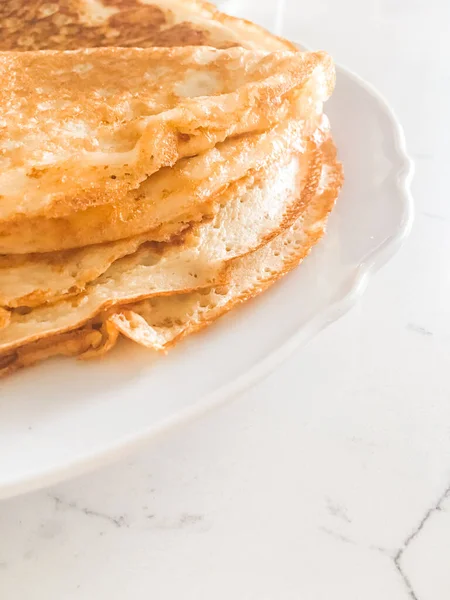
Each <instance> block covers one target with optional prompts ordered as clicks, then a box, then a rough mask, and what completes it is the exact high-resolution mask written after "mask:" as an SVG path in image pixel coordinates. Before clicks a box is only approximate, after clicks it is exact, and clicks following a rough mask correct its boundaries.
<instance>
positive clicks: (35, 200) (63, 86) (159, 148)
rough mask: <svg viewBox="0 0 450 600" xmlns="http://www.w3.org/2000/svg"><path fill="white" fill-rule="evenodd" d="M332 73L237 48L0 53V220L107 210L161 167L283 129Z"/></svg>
mask: <svg viewBox="0 0 450 600" xmlns="http://www.w3.org/2000/svg"><path fill="white" fill-rule="evenodd" d="M331 64H332V63H331V59H330V58H329V57H328V56H327V55H326V54H325V53H290V52H280V53H273V54H269V55H267V54H265V53H261V52H253V51H248V50H244V49H242V48H231V49H229V50H222V51H219V50H214V49H211V48H170V49H164V48H158V49H139V48H107V49H106V48H105V49H89V50H79V51H74V52H57V51H42V52H24V53H13V52H6V53H2V54H0V78H1V82H2V87H1V89H0V115H1V119H0V189H1V196H0V221H8V220H11V219H14V218H17V217H22V218H23V217H30V216H36V215H40V214H41V215H42V214H43V215H45V216H52V217H55V216H62V215H66V214H69V213H70V212H72V211H73V210H80V209H84V208H86V207H89V206H93V205H101V204H107V203H114V202H116V201H117V200H119V199H120V198H121V197H123V195H124V194H126V193H127V192H128V191H129V190H132V189H135V188H137V187H138V186H139V184H140V183H141V182H142V181H143V180H144V179H146V178H147V177H148V176H150V175H151V174H152V173H154V172H156V171H157V170H159V169H160V168H161V167H163V166H169V165H173V164H174V163H175V162H176V161H177V160H179V159H180V158H182V157H185V156H193V155H195V154H197V153H198V152H202V151H205V150H207V149H209V148H212V147H213V146H215V144H217V143H218V142H221V141H223V140H225V139H226V138H227V137H229V136H234V135H239V134H242V133H248V132H252V131H263V130H265V129H267V128H269V127H270V126H272V125H274V124H275V123H277V122H280V121H281V120H283V119H284V118H286V117H287V116H289V115H290V114H291V113H292V112H293V111H294V108H295V110H296V109H297V107H296V100H297V96H298V93H297V91H296V90H298V89H299V88H300V89H301V88H302V86H304V85H305V84H307V82H308V81H309V80H310V78H311V75H312V74H313V73H314V71H315V70H316V69H317V68H318V67H320V68H321V69H322V71H323V72H324V73H327V72H329V71H330V69H331V66H330V65H331ZM324 65H325V66H324ZM161 82H164V85H161ZM333 83H334V81H333V80H332V78H331V79H330V78H328V79H327V77H326V76H325V77H324V78H323V86H324V87H325V88H326V90H327V89H328V88H330V90H331V89H332V85H333ZM316 85H317V84H316ZM323 95H328V94H327V93H326V91H325V94H323V93H321V94H320V96H323ZM308 107H309V105H306V106H305V110H306V112H307V109H308ZM298 116H301V115H298Z"/></svg>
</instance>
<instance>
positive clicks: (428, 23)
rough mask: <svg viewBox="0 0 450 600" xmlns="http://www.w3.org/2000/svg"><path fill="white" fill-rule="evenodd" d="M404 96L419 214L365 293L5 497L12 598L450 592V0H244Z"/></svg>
mask: <svg viewBox="0 0 450 600" xmlns="http://www.w3.org/2000/svg"><path fill="white" fill-rule="evenodd" d="M228 6H229V7H230V9H231V10H233V11H234V12H236V13H238V14H240V15H245V16H247V17H249V18H252V19H254V20H256V21H259V22H260V23H262V24H263V25H266V26H267V27H269V28H271V29H276V30H277V31H278V32H280V33H282V34H284V35H286V36H288V37H291V38H293V39H296V40H299V41H304V42H305V43H307V44H309V45H311V46H313V47H320V48H325V49H327V50H329V51H330V52H331V53H332V54H333V55H334V57H335V59H336V60H337V61H338V62H341V63H343V64H344V65H346V66H348V67H350V68H352V69H353V70H355V71H357V72H358V73H359V74H361V75H362V76H363V77H365V78H367V79H368V80H370V81H371V82H372V83H374V84H375V85H376V86H377V87H378V88H379V89H380V90H381V91H382V92H383V93H384V94H385V96H386V97H387V98H388V99H389V100H390V102H391V103H392V105H393V106H394V108H395V109H396V111H397V113H398V115H399V117H400V119H401V121H402V123H403V124H404V127H405V130H406V136H407V141H408V145H409V149H410V152H411V154H412V155H413V157H414V158H415V160H416V164H417V168H416V177H415V181H414V186H413V190H414V195H415V199H416V207H417V217H416V223H415V226H414V229H413V232H412V235H411V237H410V239H409V240H408V242H407V243H406V245H405V247H404V249H403V250H402V251H401V253H400V254H399V255H398V256H397V257H395V259H394V260H393V261H392V262H391V263H390V264H389V265H388V266H386V267H385V268H384V269H383V271H382V272H381V273H379V275H378V276H377V277H376V278H375V279H374V281H373V282H372V284H371V286H370V288H369V290H368V292H367V293H366V295H365V297H364V299H363V300H362V302H360V304H359V305H358V306H357V307H356V308H355V309H354V310H352V311H351V312H350V313H349V314H348V315H347V316H345V317H344V318H342V319H341V320H340V321H339V322H337V323H335V324H333V325H332V326H330V327H329V328H328V329H327V330H326V331H324V332H323V333H322V334H321V335H320V336H318V337H317V338H316V339H315V340H314V341H313V342H312V343H311V344H310V345H309V346H308V347H307V348H305V349H303V350H302V351H299V352H297V353H296V354H295V355H294V356H293V357H292V358H291V359H290V360H289V361H288V362H287V363H285V364H284V365H283V366H282V367H281V368H279V369H278V371H277V372H276V373H274V374H273V375H271V376H270V377H269V378H268V379H266V380H265V381H264V382H262V383H260V384H259V385H258V386H257V387H255V388H253V389H252V390H251V391H249V392H247V393H246V394H245V395H242V396H241V397H239V398H237V399H236V400H235V401H234V402H232V403H230V404H228V405H226V406H224V407H223V408H221V409H220V410H218V411H216V412H214V413H212V414H209V415H208V416H206V417H204V418H203V419H202V420H199V421H197V422H195V423H192V424H190V425H189V426H187V427H185V428H183V429H180V430H178V431H173V432H172V433H171V434H170V435H168V436H167V437H165V438H164V439H160V440H158V441H155V442H154V443H153V444H151V445H150V446H148V447H147V448H146V449H145V450H144V451H142V452H141V453H140V454H137V455H135V456H133V457H131V458H129V459H128V460H126V461H123V462H121V463H119V464H116V465H113V466H110V467H108V468H106V469H103V470H102V471H99V472H96V473H93V474H90V475H87V476H84V477H82V478H80V479H78V480H74V481H71V482H69V483H65V484H61V485H58V486H55V487H53V488H51V489H47V490H43V491H39V492H36V493H33V494H30V495H28V496H24V497H20V498H14V499H10V500H7V501H4V502H2V503H1V504H0V598H1V599H2V600H3V599H5V600H29V599H31V600H62V599H63V600H72V599H74V600H75V599H77V600H78V599H83V600H91V599H92V600H123V599H133V600H141V599H142V600H144V599H147V598H149V597H152V598H156V599H157V600H172V599H175V598H177V599H178V598H183V599H185V600H190V599H192V600H194V599H195V600H203V599H205V600H206V599H208V600H209V599H211V598H214V600H229V599H230V598H236V599H238V600H253V599H255V600H281V599H282V600H299V599H302V600H332V599H333V600H334V599H336V600H380V599H383V600H408V599H410V600H448V599H449V598H450V377H449V371H450V310H449V306H450V270H449V268H448V262H449V258H450V202H449V201H448V185H447V182H446V175H445V174H446V172H447V170H448V161H449V160H450V147H449V142H448V131H449V130H450V111H449V110H448V105H449V102H450V78H449V72H448V62H449V58H450V38H449V36H448V23H449V22H450V4H449V3H448V1H447V0H428V2H425V0H365V1H364V2H361V1H359V0H339V2H337V1H336V0H317V1H316V2H309V3H307V2H302V3H301V2H299V1H298V0H284V2H283V0H280V1H279V3H278V4H276V3H275V2H273V1H270V2H269V0H259V1H258V2H255V1H254V0H240V1H230V2H228Z"/></svg>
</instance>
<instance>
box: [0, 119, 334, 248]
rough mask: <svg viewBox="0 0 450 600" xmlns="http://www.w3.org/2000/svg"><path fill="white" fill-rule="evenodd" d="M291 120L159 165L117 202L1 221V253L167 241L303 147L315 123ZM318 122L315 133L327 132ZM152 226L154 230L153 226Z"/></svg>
mask: <svg viewBox="0 0 450 600" xmlns="http://www.w3.org/2000/svg"><path fill="white" fill-rule="evenodd" d="M317 124H318V123H317V121H316V120H315V119H313V120H312V121H311V123H308V122H304V121H298V120H290V121H286V122H283V123H281V124H280V125H277V126H276V127H274V128H273V129H271V130H269V131H268V132H265V133H262V134H249V135H246V136H241V137H240V138H238V139H235V140H234V139H229V140H226V141H225V142H223V143H221V144H218V145H217V146H216V147H215V148H213V149H211V150H209V151H207V152H205V153H203V154H201V155H199V156H196V157H192V158H190V159H183V160H181V161H178V163H177V164H176V165H175V166H174V167H172V168H170V169H169V168H167V169H160V170H159V171H158V173H155V174H154V175H153V176H152V177H150V178H149V179H148V180H147V181H145V182H144V183H143V184H142V185H141V186H140V187H139V189H138V190H135V191H132V192H129V194H127V196H126V197H125V198H123V199H122V201H120V202H118V203H116V204H107V205H104V206H101V207H99V206H97V207H92V208H89V209H87V210H84V211H77V212H75V213H73V214H72V215H70V216H67V217H64V218H63V217H61V218H58V219H47V218H44V217H38V218H36V219H21V220H18V221H16V222H13V223H7V224H4V225H2V224H0V253H2V254H15V253H32V252H53V251H57V250H65V249H69V248H78V247H83V246H87V245H91V244H99V243H103V242H109V241H114V240H118V239H123V238H127V237H131V236H135V235H140V234H142V233H148V236H147V239H148V240H154V241H164V240H165V239H167V237H168V235H167V234H169V235H170V236H173V235H174V234H176V233H177V225H178V226H179V231H182V230H184V229H185V228H186V224H188V223H190V222H192V221H198V220H200V219H201V218H202V216H203V215H204V213H205V210H206V211H207V212H208V208H207V206H205V203H206V205H207V204H208V203H210V202H213V201H214V198H215V197H216V196H217V194H220V193H222V192H224V191H225V190H226V188H227V187H228V186H229V185H230V184H231V183H232V182H233V181H237V180H239V179H240V178H242V177H243V176H245V175H246V174H247V173H248V172H251V171H253V170H257V169H267V170H270V169H271V168H272V165H274V164H276V163H279V162H283V161H285V160H286V157H287V156H289V155H290V154H291V153H292V152H293V151H299V152H300V151H302V150H303V149H304V147H305V136H306V134H307V133H309V132H310V131H311V130H312V129H316V128H317ZM327 130H328V121H327V120H324V121H322V122H321V123H320V128H318V129H316V137H317V136H319V134H320V135H324V133H325V134H326V132H327ZM152 230H153V231H152Z"/></svg>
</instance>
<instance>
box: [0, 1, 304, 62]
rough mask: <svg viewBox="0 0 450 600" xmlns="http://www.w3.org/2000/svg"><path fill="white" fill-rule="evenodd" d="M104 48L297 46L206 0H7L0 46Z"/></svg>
mask: <svg viewBox="0 0 450 600" xmlns="http://www.w3.org/2000/svg"><path fill="white" fill-rule="evenodd" d="M98 46H129V47H131V46H135V47H144V48H145V47H149V46H213V47H215V48H229V47H231V46H243V47H245V48H251V49H263V50H268V51H271V52H273V51H277V50H295V46H294V44H292V43H291V42H288V41H287V40H284V39H282V38H279V37H276V36H274V35H273V34H271V33H269V32H268V31H265V30H264V29H263V28H262V27H259V26H258V25H255V24H254V23H250V22H249V21H245V20H243V19H237V18H235V17H232V16H230V15H225V14H223V13H221V12H220V11H219V10H218V9H217V8H216V7H215V6H213V5H212V4H210V3H209V2H204V1H203V0H154V1H152V0H125V1H124V0H59V1H58V2H56V1H50V2H49V1H48V0H2V2H1V3H0V50H43V49H47V48H50V49H55V50H73V49H75V48H93V47H98Z"/></svg>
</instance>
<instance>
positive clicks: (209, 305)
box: [0, 139, 343, 375]
mask: <svg viewBox="0 0 450 600" xmlns="http://www.w3.org/2000/svg"><path fill="white" fill-rule="evenodd" d="M320 156H321V167H320V180H319V182H318V184H317V185H316V186H315V191H314V193H313V194H312V197H310V199H309V201H307V202H306V203H305V204H304V205H303V206H302V209H301V210H300V211H299V212H298V213H297V218H296V219H294V221H293V222H292V224H291V226H290V227H287V228H286V229H284V230H283V229H280V230H279V231H278V235H275V236H274V237H272V238H271V239H269V241H267V242H266V243H265V244H263V245H262V246H261V247H260V248H259V249H257V250H255V251H254V252H250V253H247V254H245V255H244V256H242V257H240V258H236V259H235V260H232V261H230V264H229V267H228V277H227V281H226V283H222V284H221V285H220V286H212V287H210V288H205V289H202V290H196V291H193V292H190V293H186V294H179V295H170V296H167V297H161V296H158V297H153V298H149V299H146V300H144V301H140V302H138V303H134V304H130V305H128V306H125V307H120V306H119V307H116V308H113V309H110V310H108V311H105V312H104V313H100V314H99V315H97V318H96V320H95V321H92V322H89V323H87V324H86V325H84V326H82V327H80V328H78V329H76V330H74V331H68V332H65V333H62V334H59V335H51V336H49V337H47V338H43V339H40V340H38V341H36V342H33V343H28V344H23V345H21V346H20V347H17V348H16V349H15V350H13V351H4V352H3V353H2V355H1V356H0V375H8V374H11V373H12V372H14V371H16V370H17V369H19V368H21V367H24V366H28V365H31V364H34V363H35V362H38V361H40V360H43V359H45V358H49V357H51V356H56V355H59V354H62V355H70V356H76V355H79V356H82V357H92V356H97V355H101V354H104V353H105V352H107V351H109V350H110V349H111V348H112V347H113V346H114V344H115V343H116V340H117V338H118V332H120V333H122V334H123V335H125V336H127V337H129V338H131V339H132V340H134V341H136V342H137V343H139V344H141V345H143V346H146V347H148V348H151V349H154V350H166V349H167V348H169V347H171V346H172V345H173V344H175V343H176V342H178V341H179V340H181V339H182V338H183V337H185V336H186V335H187V334H189V333H193V332H196V331H199V330H200V329H202V328H204V327H205V326H206V325H208V324H210V323H212V322H213V321H215V320H216V319H217V318H218V317H220V316H222V315H223V314H225V313H226V312H228V311H229V310H230V309H231V308H233V307H234V306H236V305H237V304H239V303H242V302H243V301H245V300H247V299H250V298H252V297H254V296H256V295H257V294H259V293H260V292H262V291H264V290H265V289H267V287H269V286H270V285H271V284H273V283H274V282H275V281H276V280H277V279H279V278H280V277H281V276H282V275H284V274H285V273H287V272H288V271H290V270H291V269H292V268H294V267H295V266H296V265H298V263H299V262H301V260H303V258H304V257H305V256H307V254H308V253H309V252H310V250H311V248H312V247H313V246H314V244H315V243H316V242H317V241H318V240H319V239H320V238H321V237H322V235H323V233H324V230H325V225H326V221H327V217H328V215H329V213H330V211H331V209H332V208H333V205H334V203H335V201H336V198H337V195H338V193H339V190H340V188H341V186H342V181H343V175H342V167H341V165H340V163H338V161H337V159H336V150H335V146H334V144H333V141H332V140H331V139H329V140H327V141H326V142H325V143H323V144H322V146H321V148H320ZM4 348H5V346H4Z"/></svg>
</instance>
